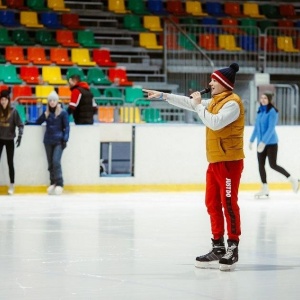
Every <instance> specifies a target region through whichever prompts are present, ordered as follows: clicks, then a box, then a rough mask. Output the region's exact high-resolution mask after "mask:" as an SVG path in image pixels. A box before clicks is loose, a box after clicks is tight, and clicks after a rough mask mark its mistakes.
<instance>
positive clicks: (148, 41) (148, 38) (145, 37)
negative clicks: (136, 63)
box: [139, 32, 163, 50]
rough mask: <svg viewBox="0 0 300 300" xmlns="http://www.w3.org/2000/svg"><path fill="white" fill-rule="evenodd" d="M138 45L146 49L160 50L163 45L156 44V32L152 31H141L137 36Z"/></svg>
mask: <svg viewBox="0 0 300 300" xmlns="http://www.w3.org/2000/svg"><path fill="white" fill-rule="evenodd" d="M139 41H140V46H141V47H144V48H147V49H154V50H161V49H163V46H161V45H158V44H157V38H156V34H155V33H152V32H142V33H140V36H139Z"/></svg>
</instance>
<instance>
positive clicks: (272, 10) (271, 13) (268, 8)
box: [259, 4, 282, 20]
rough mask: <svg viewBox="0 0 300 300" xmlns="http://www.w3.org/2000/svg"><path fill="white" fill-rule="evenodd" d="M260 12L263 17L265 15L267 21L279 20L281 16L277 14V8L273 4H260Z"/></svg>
mask: <svg viewBox="0 0 300 300" xmlns="http://www.w3.org/2000/svg"><path fill="white" fill-rule="evenodd" d="M259 8H260V11H261V12H262V14H263V15H265V16H266V17H267V18H268V19H275V20H277V19H281V18H282V16H281V15H280V13H279V7H278V6H277V5H274V4H262V5H260V7H259Z"/></svg>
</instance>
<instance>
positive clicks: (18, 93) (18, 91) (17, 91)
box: [12, 85, 36, 104]
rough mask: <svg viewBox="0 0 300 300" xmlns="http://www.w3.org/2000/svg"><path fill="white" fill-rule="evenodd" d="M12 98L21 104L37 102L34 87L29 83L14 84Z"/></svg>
mask: <svg viewBox="0 0 300 300" xmlns="http://www.w3.org/2000/svg"><path fill="white" fill-rule="evenodd" d="M23 97H24V98H23ZM12 100H13V101H17V102H18V103H20V104H33V103H36V99H35V97H34V96H33V93H32V88H31V86H29V85H14V86H13V88H12Z"/></svg>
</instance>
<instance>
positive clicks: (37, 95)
mask: <svg viewBox="0 0 300 300" xmlns="http://www.w3.org/2000/svg"><path fill="white" fill-rule="evenodd" d="M8 88H9V86H8V85H1V86H0V91H1V90H4V89H8ZM54 90H56V92H57V93H58V95H59V97H60V98H61V100H62V101H63V102H64V103H68V102H69V100H70V96H71V91H70V87H69V86H67V85H65V86H58V87H57V88H55V87H54V86H50V85H35V86H34V87H32V86H29V85H13V86H12V87H11V99H12V102H14V101H17V102H18V103H20V104H34V103H35V104H36V103H37V102H40V103H46V102H47V96H48V95H49V93H51V92H52V91H54ZM90 90H91V92H92V94H93V96H94V97H95V101H96V103H97V105H99V106H103V105H111V106H120V105H121V106H122V105H123V104H135V105H136V106H148V105H149V103H150V102H149V101H147V100H145V97H144V94H143V90H142V88H141V87H139V86H130V87H129V86H127V87H124V88H123V89H121V88H118V87H106V88H101V89H100V88H97V87H95V86H91V87H90Z"/></svg>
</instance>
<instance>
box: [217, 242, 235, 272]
mask: <svg viewBox="0 0 300 300" xmlns="http://www.w3.org/2000/svg"><path fill="white" fill-rule="evenodd" d="M238 244H239V242H237V241H233V240H228V248H227V252H226V254H225V255H224V256H223V257H222V258H221V259H220V261H219V264H220V270H221V271H230V270H233V269H235V266H236V265H235V263H236V262H237V261H238V260H239V251H238Z"/></svg>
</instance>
